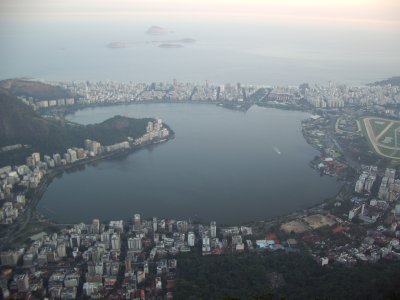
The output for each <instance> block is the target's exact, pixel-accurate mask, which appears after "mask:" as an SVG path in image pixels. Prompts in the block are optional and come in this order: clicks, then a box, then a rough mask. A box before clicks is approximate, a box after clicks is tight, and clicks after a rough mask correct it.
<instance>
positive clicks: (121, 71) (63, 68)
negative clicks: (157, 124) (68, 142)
mask: <svg viewBox="0 0 400 300" xmlns="http://www.w3.org/2000/svg"><path fill="white" fill-rule="evenodd" d="M152 25H158V26H162V27H163V28H165V29H166V30H167V31H168V34H167V35H164V36H151V35H148V34H146V31H147V29H148V28H149V27H150V26H152ZM399 34H400V29H399V28H394V27H393V28H392V27H390V28H386V27H385V28H382V27H380V26H374V27H372V25H371V26H369V27H365V26H358V25H357V24H350V25H349V24H340V23H337V24H336V23H332V24H331V23H329V24H326V25H323V26H315V24H313V23H307V22H295V23H291V22H288V21H287V20H286V21H285V20H267V19H266V20H264V21H254V22H244V21H241V20H238V21H235V22H234V21H226V20H219V21H218V20H210V21H204V20H197V19H192V20H188V19H185V20H180V19H176V20H174V19H173V18H168V17H160V16H157V17H146V18H130V17H120V18H102V19H99V18H90V17H88V18H87V19H81V18H80V19H79V18H78V19H66V18H61V19H59V20H58V19H56V18H54V19H51V20H49V19H46V18H43V19H41V20H38V19H35V20H31V19H29V18H27V19H26V20H25V19H24V20H10V19H4V20H0V62H1V69H0V79H5V78H12V77H31V78H38V79H44V80H117V81H131V80H132V81H137V82H154V81H172V80H173V79H174V78H176V79H177V80H179V81H190V82H198V83H203V82H205V80H208V81H209V82H213V83H217V84H224V83H237V82H240V83H242V84H263V85H298V84H300V83H302V82H309V83H319V84H327V83H328V81H329V80H332V81H334V82H337V83H348V84H354V85H361V84H365V83H368V82H371V81H375V80H378V79H382V78H386V77H390V76H394V75H398V70H399V69H400V55H399V53H400V39H399V38H398V37H399ZM182 38H192V39H194V40H195V41H196V42H195V43H193V44H184V47H182V48H173V49H165V48H160V47H158V45H159V44H160V43H162V42H165V41H170V42H175V41H177V40H180V39H182ZM154 41H155V43H152V42H154ZM110 42H123V43H125V44H126V46H127V47H126V48H122V49H111V48H109V47H108V46H107V45H108V44H109V43H110Z"/></svg>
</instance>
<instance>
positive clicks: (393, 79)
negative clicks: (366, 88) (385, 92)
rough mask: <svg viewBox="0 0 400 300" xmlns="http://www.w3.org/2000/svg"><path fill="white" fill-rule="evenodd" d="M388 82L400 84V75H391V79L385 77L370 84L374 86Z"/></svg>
mask: <svg viewBox="0 0 400 300" xmlns="http://www.w3.org/2000/svg"><path fill="white" fill-rule="evenodd" d="M387 84H391V85H396V86H400V76H395V77H391V78H389V79H385V80H382V81H376V82H374V83H370V84H368V85H370V86H374V85H387Z"/></svg>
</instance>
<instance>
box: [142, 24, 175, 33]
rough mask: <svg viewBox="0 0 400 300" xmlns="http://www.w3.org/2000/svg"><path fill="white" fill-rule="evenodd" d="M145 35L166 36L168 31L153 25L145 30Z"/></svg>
mask: <svg viewBox="0 0 400 300" xmlns="http://www.w3.org/2000/svg"><path fill="white" fill-rule="evenodd" d="M146 33H147V34H148V35H167V34H168V33H169V31H168V29H166V28H163V27H160V26H155V25H153V26H151V27H150V28H149V29H147V31H146Z"/></svg>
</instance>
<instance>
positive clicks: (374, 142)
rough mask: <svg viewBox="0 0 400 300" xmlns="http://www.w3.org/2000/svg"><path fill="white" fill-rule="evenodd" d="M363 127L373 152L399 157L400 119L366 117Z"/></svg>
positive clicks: (388, 156) (389, 156)
mask: <svg viewBox="0 0 400 300" xmlns="http://www.w3.org/2000/svg"><path fill="white" fill-rule="evenodd" d="M362 124H363V129H364V132H365V133H366V137H367V138H368V140H369V142H370V144H371V146H372V147H373V148H374V150H375V152H376V153H378V154H379V155H381V156H384V157H387V158H391V159H400V121H394V120H389V119H383V118H376V117H367V118H364V119H363V120H362Z"/></svg>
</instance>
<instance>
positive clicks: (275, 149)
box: [274, 147, 282, 155]
mask: <svg viewBox="0 0 400 300" xmlns="http://www.w3.org/2000/svg"><path fill="white" fill-rule="evenodd" d="M274 151H275V152H276V154H279V155H281V154H282V153H281V151H280V150H279V149H278V147H274Z"/></svg>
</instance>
